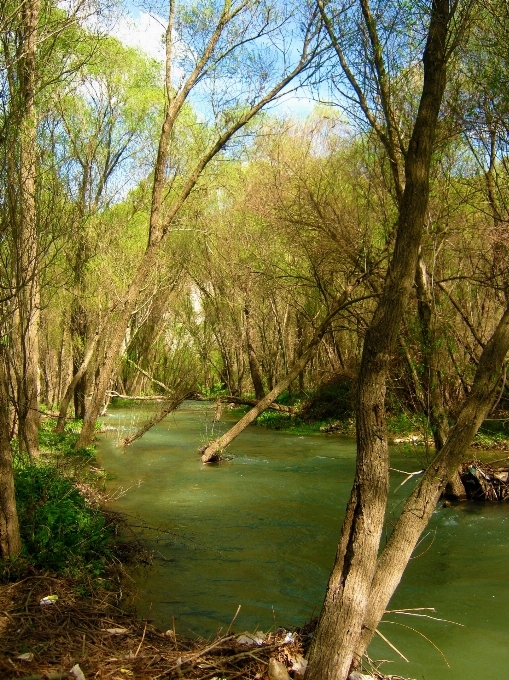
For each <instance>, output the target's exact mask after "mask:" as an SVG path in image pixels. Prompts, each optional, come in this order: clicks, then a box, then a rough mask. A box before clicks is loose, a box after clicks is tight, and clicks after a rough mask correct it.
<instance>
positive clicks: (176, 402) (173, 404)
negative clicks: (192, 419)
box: [122, 390, 194, 446]
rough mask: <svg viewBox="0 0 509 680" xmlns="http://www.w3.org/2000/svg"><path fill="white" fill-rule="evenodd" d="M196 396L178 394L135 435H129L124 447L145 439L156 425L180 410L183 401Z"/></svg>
mask: <svg viewBox="0 0 509 680" xmlns="http://www.w3.org/2000/svg"><path fill="white" fill-rule="evenodd" d="M193 395H194V392H190V391H188V390H186V391H185V392H180V391H179V392H176V394H175V396H174V397H173V399H172V400H171V401H170V402H168V403H167V404H165V405H164V406H163V407H162V409H161V410H160V411H159V412H158V413H156V415H155V416H153V417H152V418H149V420H147V422H146V423H144V424H143V425H142V426H141V427H140V428H139V429H138V430H137V431H136V432H135V433H134V434H132V435H129V437H126V438H125V439H124V440H123V441H122V445H123V446H129V445H130V444H132V443H133V442H135V441H136V440H137V439H140V437H143V435H144V434H145V433H146V432H148V431H149V430H150V429H151V428H152V427H154V425H157V424H158V423H160V422H161V420H163V419H164V418H166V416H167V415H168V414H169V413H171V412H172V411H175V410H176V409H178V407H179V406H180V405H181V404H182V402H183V401H185V400H186V399H191V397H192V396H193Z"/></svg>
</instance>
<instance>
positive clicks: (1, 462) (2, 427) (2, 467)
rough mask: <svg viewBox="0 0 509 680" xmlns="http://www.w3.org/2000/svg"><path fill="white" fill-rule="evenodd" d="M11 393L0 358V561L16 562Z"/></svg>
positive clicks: (18, 548)
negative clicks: (10, 414) (13, 560)
mask: <svg viewBox="0 0 509 680" xmlns="http://www.w3.org/2000/svg"><path fill="white" fill-rule="evenodd" d="M8 389H9V383H8V379H7V372H6V370H5V364H4V362H3V357H1V356H0V557H1V558H2V559H4V560H5V559H13V558H15V557H17V555H19V553H20V552H21V538H20V535H19V525H18V513H17V510H16V498H15V495H14V475H13V469H12V450H11V442H10V437H9V396H8V394H9V393H8Z"/></svg>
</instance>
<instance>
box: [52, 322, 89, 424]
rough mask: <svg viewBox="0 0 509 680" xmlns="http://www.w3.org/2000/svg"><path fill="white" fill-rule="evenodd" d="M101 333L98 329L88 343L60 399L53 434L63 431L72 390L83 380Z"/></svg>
mask: <svg viewBox="0 0 509 680" xmlns="http://www.w3.org/2000/svg"><path fill="white" fill-rule="evenodd" d="M100 333H101V328H100V327H99V328H98V329H97V331H96V333H95V335H94V337H93V338H92V341H91V342H90V344H89V346H88V348H87V350H86V352H85V356H84V357H83V361H82V362H81V365H80V366H79V367H78V369H77V371H76V373H75V374H74V376H73V378H72V380H71V382H70V383H69V386H68V388H67V390H66V392H65V395H64V398H63V399H62V403H61V404H60V411H59V413H58V420H57V424H56V427H55V429H54V432H63V431H64V425H65V419H66V417H67V410H68V408H69V404H70V403H71V399H72V398H73V394H75V392H74V390H75V389H76V385H78V383H79V382H80V380H81V379H82V378H83V376H84V375H85V373H86V371H87V368H88V365H89V364H90V360H91V359H92V356H93V354H94V351H95V348H96V347H97V342H98V340H99V336H100Z"/></svg>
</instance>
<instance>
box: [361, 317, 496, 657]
mask: <svg viewBox="0 0 509 680" xmlns="http://www.w3.org/2000/svg"><path fill="white" fill-rule="evenodd" d="M508 351H509V307H508V308H507V309H506V310H505V313H504V314H503V316H502V318H501V320H500V322H499V324H498V326H497V328H496V330H495V332H494V334H493V336H492V337H491V339H490V341H489V342H488V343H487V344H486V345H485V347H484V350H483V352H482V355H481V358H480V361H479V366H478V368H477V371H476V374H475V377H474V381H473V384H472V388H471V390H470V394H469V395H468V397H467V398H466V399H465V402H464V405H463V407H462V409H461V411H460V414H459V416H458V419H457V421H456V424H455V425H454V427H453V428H452V429H451V431H450V434H449V436H448V438H447V441H446V442H445V444H444V446H443V448H442V449H441V451H440V452H439V453H438V454H437V456H436V457H435V459H434V460H433V461H432V463H431V465H430V466H429V468H428V469H427V470H426V472H425V474H424V475H423V477H422V479H421V481H420V482H419V484H418V485H417V486H416V487H415V489H414V491H413V492H412V493H411V494H410V496H409V498H408V500H407V502H406V503H405V506H404V508H403V511H402V513H401V516H400V518H399V520H398V522H397V524H396V527H395V528H394V531H393V532H392V534H391V536H390V538H389V541H388V542H387V545H386V547H385V548H384V550H383V552H382V553H381V555H380V557H379V558H378V562H377V566H376V572H375V575H374V578H373V581H372V584H371V590H370V596H369V603H368V607H367V609H366V614H365V617H364V622H363V630H362V635H361V637H360V639H359V642H358V645H357V648H356V652H355V657H356V658H360V657H361V656H362V654H364V652H365V651H366V649H367V646H368V644H369V642H370V640H371V638H372V636H373V634H374V631H375V630H376V627H377V626H378V623H379V622H380V619H381V618H382V615H383V613H384V611H385V608H386V607H387V604H388V602H389V600H390V598H391V597H392V595H393V593H394V591H395V590H396V588H397V586H398V584H399V582H400V580H401V577H402V575H403V572H404V570H405V568H406V565H407V563H408V560H409V559H410V557H411V555H412V552H413V550H414V549H415V546H416V545H417V541H418V540H419V537H420V536H421V534H422V532H423V531H424V529H425V528H426V526H427V524H428V522H429V519H430V517H431V515H432V514H433V511H434V509H435V506H436V503H437V501H438V499H439V498H440V495H441V493H442V492H443V490H444V488H445V485H446V483H447V481H448V480H449V479H450V478H451V476H452V475H453V474H455V473H456V471H457V468H458V465H459V464H460V463H461V462H462V461H463V460H464V459H465V455H466V452H467V449H468V447H469V445H470V444H471V442H472V439H473V438H474V436H475V434H476V432H477V430H478V429H479V427H480V425H481V424H482V422H483V420H484V419H485V418H486V416H487V415H488V413H489V411H490V409H491V407H492V404H493V401H494V399H495V397H496V393H497V386H498V385H499V383H500V377H501V374H502V368H503V362H504V360H505V357H506V355H507V353H508Z"/></svg>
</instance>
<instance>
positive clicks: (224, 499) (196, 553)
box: [99, 402, 509, 680]
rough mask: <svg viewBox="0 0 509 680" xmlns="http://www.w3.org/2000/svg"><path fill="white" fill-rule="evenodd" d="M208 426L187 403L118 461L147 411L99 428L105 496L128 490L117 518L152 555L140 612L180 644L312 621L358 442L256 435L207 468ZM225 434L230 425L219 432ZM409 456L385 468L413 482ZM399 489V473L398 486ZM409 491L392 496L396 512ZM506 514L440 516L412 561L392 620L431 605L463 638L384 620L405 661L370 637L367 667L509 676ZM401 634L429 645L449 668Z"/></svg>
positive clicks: (113, 415) (489, 510) (495, 509)
mask: <svg viewBox="0 0 509 680" xmlns="http://www.w3.org/2000/svg"><path fill="white" fill-rule="evenodd" d="M145 413H146V410H145ZM212 414H213V409H211V408H210V407H207V406H206V405H204V404H201V403H193V402H187V403H186V404H185V405H184V407H183V408H181V409H180V410H179V411H178V412H177V413H176V414H174V415H172V416H170V417H168V418H167V419H166V420H165V421H163V423H161V424H160V425H159V426H157V427H155V428H153V429H152V430H150V431H149V432H148V433H147V434H146V435H145V436H144V437H143V439H141V440H139V441H138V442H135V443H134V444H133V445H132V446H131V447H129V448H128V449H126V450H125V451H124V450H122V449H121V448H117V446H116V443H117V441H118V440H119V439H120V438H121V437H123V436H125V434H126V432H127V431H132V429H133V428H135V427H136V426H137V424H139V420H140V418H141V417H142V416H143V409H139V408H136V409H121V408H117V409H112V410H111V411H110V416H109V418H108V419H107V424H108V426H109V427H110V428H113V429H112V430H111V431H110V432H109V433H108V434H107V435H105V436H102V437H101V441H100V444H99V456H100V460H101V462H102V464H103V465H104V467H105V468H106V470H107V471H108V473H109V474H110V476H111V481H110V482H109V485H110V490H111V491H113V490H116V489H119V488H122V489H123V490H125V494H124V495H123V496H122V497H121V498H119V499H118V500H117V501H115V503H114V507H115V508H116V509H118V510H121V511H123V512H126V513H128V514H129V515H130V516H131V518H132V522H133V524H135V525H138V526H139V527H140V528H139V529H138V531H139V532H140V534H141V535H143V536H144V537H145V538H147V539H148V540H149V541H150V544H151V546H152V547H153V548H154V549H155V550H156V551H158V553H156V554H158V555H160V559H158V560H156V563H155V565H154V567H153V568H152V569H151V570H150V571H148V572H146V573H144V574H142V575H140V576H139V577H138V586H139V590H140V601H139V605H138V606H139V610H140V613H142V614H147V612H149V611H150V616H151V618H152V619H154V620H155V622H156V624H158V625H159V626H161V627H163V628H167V627H170V626H171V624H172V617H174V618H175V622H176V626H177V630H178V631H179V632H181V633H182V634H190V633H192V632H194V633H197V634H200V635H212V634H214V633H215V632H216V631H217V629H218V628H219V627H221V626H222V627H223V628H226V627H228V625H229V623H230V621H231V619H232V617H233V615H234V614H235V612H236V610H237V607H238V605H239V604H240V605H242V608H241V611H240V613H239V616H238V618H237V621H236V624H235V628H236V629H237V630H244V629H247V630H254V629H255V628H256V627H258V628H260V629H262V630H267V629H268V628H269V627H271V626H278V625H284V626H292V625H300V624H302V623H303V622H305V621H307V620H308V619H309V618H310V617H311V616H313V615H317V614H318V613H319V611H320V606H321V602H322V599H323V595H324V590H325V587H326V584H327V579H328V576H329V573H330V569H331V567H332V563H333V560H334V553H335V549H336V544H337V540H338V537H339V531H340V527H341V522H342V519H343V515H344V508H345V506H346V502H347V499H348V495H349V491H350V487H351V483H352V479H353V475H354V468H355V444H354V441H353V439H351V438H348V437H340V436H296V435H289V434H283V433H278V432H274V431H270V430H265V429H264V428H261V427H251V428H248V429H247V430H246V431H245V432H244V433H243V434H242V435H241V436H240V437H239V438H238V439H237V440H236V441H235V442H234V444H232V445H231V447H230V450H229V453H230V454H232V455H234V458H233V459H232V460H231V461H229V462H227V463H224V464H222V465H220V466H210V465H208V466H207V465H206V466H203V465H202V464H201V463H200V461H199V456H198V454H197V447H198V446H199V445H200V444H202V443H204V442H205V440H206V439H207V438H208V436H209V435H210V428H211V421H212ZM232 422H233V420H232V416H229V415H228V414H227V415H226V416H225V421H223V422H221V423H219V424H216V426H215V432H214V434H215V435H217V434H220V433H222V432H223V431H225V430H226V429H227V428H228V427H229V425H230V424H231V423H232ZM416 453H417V454H418V452H417V450H413V451H412V450H410V451H405V450H404V449H402V448H395V449H394V450H393V452H392V454H391V455H392V457H391V464H392V466H393V467H395V468H398V469H401V470H417V469H419V468H420V462H422V461H419V460H418V455H417V456H416ZM403 478H404V477H403V476H402V475H399V474H397V473H396V474H394V475H393V488H395V487H396V486H397V485H398V484H399V483H400V482H401V481H402V480H403ZM409 485H410V482H409V484H407V485H405V486H403V487H402V488H401V489H399V490H398V491H397V492H396V494H394V493H393V494H391V504H392V506H393V507H394V513H395V514H397V512H398V507H400V504H401V501H402V500H403V498H404V496H405V495H406V493H408V487H409ZM508 513H509V506H507V505H505V504H503V505H484V504H475V505H472V504H463V505H459V506H457V507H455V508H441V507H440V508H438V509H437V511H436V512H435V514H434V516H433V519H432V522H431V523H430V530H431V531H432V534H430V535H429V536H428V538H427V539H425V540H424V541H423V544H422V546H421V547H420V549H418V550H417V553H419V552H424V554H423V555H422V556H421V557H419V558H418V559H414V560H412V561H411V562H410V564H409V567H408V569H407V571H406V573H405V576H404V579H403V581H402V583H401V585H400V588H399V589H398V591H397V593H396V594H395V596H394V598H393V601H392V602H391V605H390V608H391V609H394V608H415V607H435V608H436V610H437V612H436V614H433V612H423V613H429V614H431V615H433V616H438V617H440V618H445V619H450V620H453V621H456V622H459V623H462V624H463V625H464V626H465V627H464V628H460V627H458V626H455V625H453V624H451V623H439V622H435V621H431V620H427V619H418V618H414V617H407V616H405V617H404V616H398V617H396V616H392V617H388V618H391V620H392V621H394V622H395V623H392V624H391V623H385V624H382V625H381V630H382V632H383V634H384V635H385V636H386V637H387V638H389V639H390V640H391V642H392V643H393V644H394V645H395V646H396V647H397V648H398V649H400V651H401V652H402V653H403V654H404V655H405V656H406V657H407V658H408V659H409V660H410V663H409V664H407V663H405V662H403V661H402V660H401V659H399V658H398V656H397V655H396V654H395V653H394V652H393V651H392V650H391V649H389V648H388V647H387V646H386V645H385V643H383V642H382V641H381V640H380V639H377V640H375V641H374V643H373V644H372V645H371V648H370V655H371V656H372V658H376V659H390V660H392V661H393V663H391V664H390V665H387V666H386V667H385V669H386V672H388V673H389V672H390V673H396V672H398V673H402V674H406V675H407V676H410V677H414V678H419V679H421V678H425V680H442V679H443V678H450V680H469V679H470V678H472V679H474V678H477V677H482V676H483V675H484V674H485V672H486V669H488V668H489V669H490V674H492V675H493V676H495V677H506V676H507V668H508V667H509V644H508V640H507V638H508V634H509V606H508V605H509V541H508V540H507V538H506V531H507V527H508V524H507V516H508ZM145 525H150V526H152V527H157V528H158V529H159V530H158V531H153V530H147V529H145V528H143V526H145ZM433 536H435V539H434V541H433V542H432V538H433ZM431 542H432V544H431ZM430 544H431V547H429V546H430ZM428 547H429V549H428ZM168 560H169V561H168ZM397 624H402V625H397ZM403 626H412V627H415V628H416V629H417V630H419V631H420V632H421V633H422V634H423V635H425V636H427V637H428V638H430V639H431V640H432V641H433V642H434V643H435V644H437V645H438V646H439V647H440V649H441V650H442V651H443V653H444V654H445V656H446V657H447V660H448V662H449V664H450V666H451V668H448V667H447V666H446V664H445V663H444V661H443V659H442V658H441V656H440V654H439V652H438V651H436V650H435V649H434V648H433V647H432V646H431V645H430V644H429V643H428V642H426V641H425V640H424V639H423V638H422V637H420V636H419V635H418V634H417V633H414V632H412V631H410V630H408V629H407V628H405V627H403ZM497 674H498V675H497Z"/></svg>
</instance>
